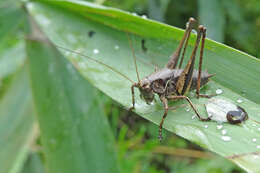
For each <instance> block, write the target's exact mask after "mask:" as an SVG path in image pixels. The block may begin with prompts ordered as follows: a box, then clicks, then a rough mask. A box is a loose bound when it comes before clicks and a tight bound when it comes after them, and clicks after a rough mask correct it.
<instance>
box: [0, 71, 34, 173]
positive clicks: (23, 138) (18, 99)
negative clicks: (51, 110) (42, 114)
mask: <svg viewBox="0 0 260 173" xmlns="http://www.w3.org/2000/svg"><path fill="white" fill-rule="evenodd" d="M33 123H34V117H33V111H32V97H31V92H30V89H29V80H28V76H27V72H26V69H25V68H23V70H20V71H19V73H18V74H16V75H15V77H14V79H13V81H12V82H11V84H10V86H9V88H8V90H7V91H6V92H5V93H4V95H3V97H2V99H1V101H0V146H1V148H0V162H1V167H0V172H6V173H17V172H19V171H20V169H21V168H22V166H23V164H24V162H25V160H26V156H27V152H28V150H29V147H30V144H31V143H32V141H33V138H34V135H35V130H34V128H33Z"/></svg>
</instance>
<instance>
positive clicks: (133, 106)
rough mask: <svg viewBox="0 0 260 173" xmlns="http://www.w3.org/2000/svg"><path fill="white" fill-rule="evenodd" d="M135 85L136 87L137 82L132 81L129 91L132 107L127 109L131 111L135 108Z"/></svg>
mask: <svg viewBox="0 0 260 173" xmlns="http://www.w3.org/2000/svg"><path fill="white" fill-rule="evenodd" d="M135 87H137V83H134V84H133V85H132V86H131V93H132V107H130V108H129V111H132V110H133V109H134V108H135Z"/></svg>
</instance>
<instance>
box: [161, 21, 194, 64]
mask: <svg viewBox="0 0 260 173" xmlns="http://www.w3.org/2000/svg"><path fill="white" fill-rule="evenodd" d="M196 24H197V21H196V20H195V19H194V18H192V17H191V18H190V19H189V21H188V23H187V26H186V29H185V32H184V36H183V37H182V39H181V41H180V43H179V46H178V48H177V49H176V51H175V52H173V54H172V55H171V58H170V60H169V61H168V63H167V64H166V67H167V68H169V69H175V68H176V66H177V64H178V60H179V57H180V53H181V50H182V47H183V44H185V45H184V50H183V53H182V54H183V55H182V56H184V53H185V51H186V47H187V44H188V41H189V38H190V33H191V31H192V29H194V28H195V27H196ZM182 61H183V57H182V59H181V63H180V64H182ZM179 67H180V66H179Z"/></svg>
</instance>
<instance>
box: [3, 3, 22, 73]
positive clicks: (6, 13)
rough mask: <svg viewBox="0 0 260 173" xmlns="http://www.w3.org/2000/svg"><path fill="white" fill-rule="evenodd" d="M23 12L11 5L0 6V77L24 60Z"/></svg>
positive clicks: (17, 67)
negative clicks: (6, 6)
mask: <svg viewBox="0 0 260 173" xmlns="http://www.w3.org/2000/svg"><path fill="white" fill-rule="evenodd" d="M25 23H26V18H25V13H24V11H23V9H21V8H19V7H17V6H16V5H14V4H13V6H8V8H5V7H0V38H1V39H0V78H3V77H6V76H8V75H10V74H12V73H13V72H15V71H16V70H17V69H19V68H20V67H21V66H22V65H23V64H24V60H25V52H24V40H23V39H21V38H22V37H23V36H24V33H25V28H24V26H25Z"/></svg>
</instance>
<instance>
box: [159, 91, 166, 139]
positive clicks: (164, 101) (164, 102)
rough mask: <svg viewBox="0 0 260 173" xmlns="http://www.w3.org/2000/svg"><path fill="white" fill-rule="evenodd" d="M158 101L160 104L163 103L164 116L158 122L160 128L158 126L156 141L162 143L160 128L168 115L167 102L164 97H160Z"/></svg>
mask: <svg viewBox="0 0 260 173" xmlns="http://www.w3.org/2000/svg"><path fill="white" fill-rule="evenodd" d="M160 100H161V102H162V103H163V107H164V114H163V117H162V120H161V122H160V126H159V136H158V139H159V140H160V142H161V141H162V127H163V122H164V120H165V118H166V116H167V114H168V109H169V107H168V100H167V98H166V97H165V96H160Z"/></svg>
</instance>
